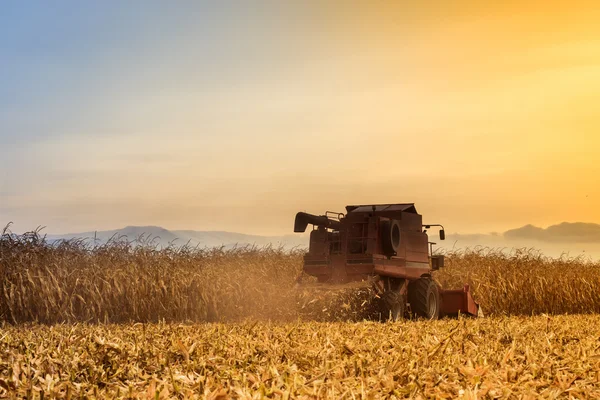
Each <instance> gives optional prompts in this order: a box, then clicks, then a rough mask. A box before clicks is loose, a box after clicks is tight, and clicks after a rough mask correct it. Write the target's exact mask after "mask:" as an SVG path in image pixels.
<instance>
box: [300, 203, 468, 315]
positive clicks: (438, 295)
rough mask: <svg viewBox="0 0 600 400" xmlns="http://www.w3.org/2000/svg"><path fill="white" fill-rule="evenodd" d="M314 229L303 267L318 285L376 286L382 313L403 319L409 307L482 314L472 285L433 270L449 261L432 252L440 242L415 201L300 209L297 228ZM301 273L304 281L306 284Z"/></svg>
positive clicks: (416, 312)
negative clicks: (445, 281)
mask: <svg viewBox="0 0 600 400" xmlns="http://www.w3.org/2000/svg"><path fill="white" fill-rule="evenodd" d="M309 224H310V225H313V229H312V231H311V232H310V243H309V249H308V252H307V253H306V254H305V255H304V265H303V272H304V274H306V275H309V276H312V277H315V278H316V281H317V282H316V283H313V284H311V286H313V287H316V288H340V287H367V286H368V287H372V288H373V289H374V290H373V293H374V294H375V296H377V297H379V298H380V299H381V300H382V301H381V304H382V307H383V310H382V312H383V314H384V315H386V316H389V318H390V319H392V320H398V319H402V318H404V317H405V316H406V315H407V310H408V309H410V311H411V313H412V314H413V315H416V316H418V317H422V318H427V319H438V318H440V317H442V316H456V315H458V314H466V315H472V316H477V315H478V311H479V305H478V304H477V303H476V302H475V301H474V300H473V297H472V296H471V292H470V289H469V286H468V285H465V286H464V287H463V288H462V289H458V290H446V289H442V288H440V287H439V285H438V284H437V283H436V282H435V281H434V280H433V277H432V272H433V271H436V270H438V269H440V268H443V267H444V256H443V255H435V254H433V246H434V245H435V243H433V242H430V241H429V239H428V234H427V231H428V230H429V229H431V228H432V227H439V228H440V230H439V238H440V240H444V239H445V230H444V227H443V226H442V225H440V224H428V225H423V221H422V216H421V215H420V214H419V213H418V212H417V209H416V208H415V205H414V204H413V203H404V204H371V205H351V206H346V213H345V214H344V213H332V212H326V213H325V214H324V215H313V214H308V213H305V212H299V213H297V214H296V218H295V221H294V232H305V231H306V228H307V227H308V225H309ZM301 278H302V276H301V277H300V278H299V282H298V283H299V285H303V283H302V279H301Z"/></svg>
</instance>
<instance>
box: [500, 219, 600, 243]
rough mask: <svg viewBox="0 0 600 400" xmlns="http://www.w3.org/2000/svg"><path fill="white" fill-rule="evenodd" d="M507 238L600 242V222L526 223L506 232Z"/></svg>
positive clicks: (562, 241)
mask: <svg viewBox="0 0 600 400" xmlns="http://www.w3.org/2000/svg"><path fill="white" fill-rule="evenodd" d="M504 237H505V238H507V239H533V240H539V241H543V242H561V243H593V242H600V224H592V223H584V222H576V223H569V222H563V223H561V224H558V225H552V226H549V227H548V228H546V229H544V228H539V227H537V226H533V225H525V226H523V227H521V228H518V229H511V230H509V231H507V232H505V233H504Z"/></svg>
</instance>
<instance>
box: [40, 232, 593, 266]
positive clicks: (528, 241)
mask: <svg viewBox="0 0 600 400" xmlns="http://www.w3.org/2000/svg"><path fill="white" fill-rule="evenodd" d="M599 236H600V225H597V224H581V223H580V224H569V223H562V224H560V225H555V226H551V227H548V228H547V229H542V228H537V227H534V226H531V225H527V226H524V227H522V228H518V229H512V230H509V231H507V232H504V233H497V232H494V233H488V234H470V235H462V234H459V233H449V234H447V237H446V241H443V242H442V241H440V240H439V237H438V233H437V231H435V230H433V231H430V232H429V240H430V241H432V242H435V243H436V247H435V248H436V249H437V250H443V251H449V250H457V249H460V250H464V249H466V248H471V249H474V248H477V247H489V248H494V249H500V248H503V249H505V251H513V250H515V249H523V248H530V249H534V250H539V251H542V252H543V253H544V254H545V255H548V256H551V257H559V256H561V255H567V256H570V257H571V256H572V257H577V256H583V257H584V258H588V259H589V258H591V259H592V260H600V238H599ZM46 239H47V240H48V241H49V242H51V243H53V242H56V241H62V240H71V239H84V240H85V241H86V242H87V243H88V244H93V243H95V244H98V245H101V244H104V243H107V242H108V241H109V240H128V241H135V242H137V243H139V242H144V243H147V244H152V245H156V246H158V247H166V246H169V245H173V246H176V247H178V246H182V245H189V246H193V247H195V246H199V247H201V248H202V247H220V246H224V247H225V248H232V247H241V246H248V245H250V246H259V247H263V246H274V247H279V246H284V247H285V248H288V249H289V248H293V247H295V248H307V247H308V240H309V239H308V232H307V233H305V234H288V235H281V236H260V235H248V234H243V233H235V232H223V231H193V230H168V229H165V228H162V227H157V226H127V227H125V228H121V229H114V230H109V231H99V232H98V231H95V232H81V233H69V234H64V235H53V234H47V235H46Z"/></svg>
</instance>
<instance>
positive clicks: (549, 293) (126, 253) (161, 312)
mask: <svg viewBox="0 0 600 400" xmlns="http://www.w3.org/2000/svg"><path fill="white" fill-rule="evenodd" d="M302 253H303V250H291V251H287V250H284V249H282V248H272V247H263V248H257V247H241V248H233V249H224V248H210V249H207V248H192V247H187V246H182V247H169V248H166V249H157V248H156V247H154V246H153V245H152V242H151V240H146V241H145V242H144V241H143V238H141V239H140V240H138V241H137V242H136V243H134V242H131V241H130V242H128V241H125V240H114V241H111V242H109V243H108V244H105V245H101V246H90V245H88V244H86V243H84V242H83V241H81V240H79V241H78V240H73V241H65V242H60V243H58V244H52V245H51V244H49V243H47V242H46V241H45V239H44V238H43V237H42V236H40V235H39V234H38V233H37V232H30V233H27V234H25V235H18V236H17V235H14V234H11V233H9V232H8V231H6V230H5V231H4V233H3V234H2V236H1V237H0V276H1V278H2V279H1V281H0V320H1V321H5V322H8V323H12V324H18V323H26V322H37V323H61V322H94V323H97V322H103V323H125V322H228V321H229V322H231V321H242V320H245V319H263V320H264V319H271V320H284V321H285V320H293V319H295V318H297V317H298V314H297V312H296V311H297V310H298V296H297V293H295V292H294V284H295V279H296V278H297V277H298V276H299V274H300V273H301V270H302ZM434 278H435V279H436V280H437V281H438V282H439V283H440V284H441V285H442V286H443V287H445V288H461V287H462V285H463V284H464V283H469V284H470V285H471V288H472V291H473V295H474V298H475V300H476V301H478V302H479V303H480V304H481V306H482V308H483V310H484V312H485V314H486V315H536V314H542V313H545V314H564V313H598V312H600V264H598V263H592V262H590V261H585V260H583V259H569V258H560V259H551V258H546V257H544V256H543V255H542V254H539V253H537V252H535V251H533V250H519V251H516V252H512V253H510V254H505V253H502V252H500V251H496V250H493V249H479V250H471V251H463V252H453V253H450V254H447V255H446V267H445V268H443V269H442V270H440V271H438V272H436V273H435V275H434ZM347 303H349V302H348V301H347V299H342V300H341V302H340V303H337V304H334V303H331V304H329V308H330V310H329V311H334V310H332V309H333V308H339V306H340V305H341V306H344V305H346V306H347V305H348V304H347ZM338 319H339V318H338ZM355 319H356V318H355Z"/></svg>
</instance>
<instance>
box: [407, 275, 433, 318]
mask: <svg viewBox="0 0 600 400" xmlns="http://www.w3.org/2000/svg"><path fill="white" fill-rule="evenodd" d="M408 302H409V303H410V309H411V311H412V312H413V313H414V314H415V315H416V316H417V317H419V318H425V319H430V320H432V319H438V318H439V317H440V293H439V291H438V286H437V284H436V283H435V282H434V281H433V280H431V278H420V279H417V280H416V281H413V282H410V283H409V284H408Z"/></svg>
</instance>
